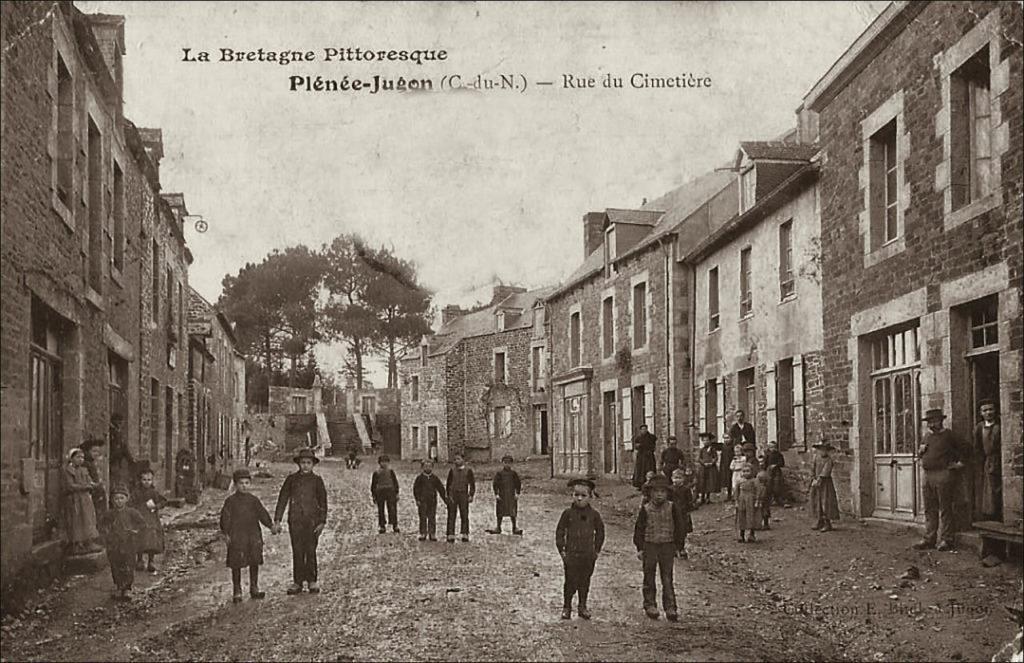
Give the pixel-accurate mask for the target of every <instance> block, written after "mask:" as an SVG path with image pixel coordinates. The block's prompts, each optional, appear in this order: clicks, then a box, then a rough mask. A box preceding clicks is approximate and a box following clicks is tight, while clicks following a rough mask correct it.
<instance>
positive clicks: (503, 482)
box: [487, 454, 523, 536]
mask: <svg viewBox="0 0 1024 663" xmlns="http://www.w3.org/2000/svg"><path fill="white" fill-rule="evenodd" d="M501 462H502V465H504V467H502V468H501V469H500V470H498V472H497V473H496V474H495V475H494V481H493V482H492V488H493V489H494V515H495V517H496V518H497V519H498V524H497V526H496V527H495V528H494V529H489V530H487V533H488V534H501V522H502V521H503V520H504V519H505V516H508V517H509V518H510V519H511V520H512V534H515V535H518V536H522V534H523V530H521V529H519V528H518V527H516V517H517V516H518V514H519V495H520V493H522V492H523V482H522V481H521V480H520V479H519V473H518V472H516V471H515V470H513V469H512V463H513V462H514V459H513V458H512V456H510V455H508V454H506V455H505V456H503V457H502V459H501Z"/></svg>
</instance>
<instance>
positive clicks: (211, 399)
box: [186, 288, 249, 483]
mask: <svg viewBox="0 0 1024 663" xmlns="http://www.w3.org/2000/svg"><path fill="white" fill-rule="evenodd" d="M188 295H189V308H188V334H189V344H190V347H192V352H191V353H190V360H189V393H188V406H187V407H188V413H187V415H186V419H187V425H188V431H189V444H190V446H191V448H192V450H193V451H194V452H195V454H196V464H197V466H198V469H199V472H200V474H201V475H202V476H203V477H204V478H205V479H206V481H207V482H211V483H212V482H213V481H215V480H216V478H217V477H218V476H224V475H230V474H231V472H232V471H233V469H234V467H235V465H236V464H240V463H241V462H242V460H243V458H244V448H243V446H244V442H245V438H244V432H245V431H246V430H248V428H249V424H248V421H247V419H246V418H245V417H244V416H241V417H240V414H239V413H244V412H245V411H246V410H245V361H244V359H243V360H242V361H239V359H240V358H241V354H240V353H239V351H238V340H237V339H236V338H235V332H234V328H233V326H232V324H231V321H230V320H228V319H227V316H225V315H224V313H223V312H222V311H220V310H219V309H217V308H216V307H215V306H213V305H212V304H211V303H210V302H208V301H207V300H206V299H205V298H204V297H203V296H202V295H200V294H199V293H198V292H196V291H195V290H193V289H192V288H189V292H188Z"/></svg>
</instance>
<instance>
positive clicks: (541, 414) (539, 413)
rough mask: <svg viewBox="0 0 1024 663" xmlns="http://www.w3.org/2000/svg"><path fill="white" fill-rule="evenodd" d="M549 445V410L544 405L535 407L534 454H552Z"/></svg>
mask: <svg viewBox="0 0 1024 663" xmlns="http://www.w3.org/2000/svg"><path fill="white" fill-rule="evenodd" d="M548 444H549V443H548V409H547V408H546V407H544V406H543V405H535V406H534V408H533V449H534V452H535V453H538V454H540V455H542V456H547V455H548V454H549V453H551V449H550V448H549V446H548Z"/></svg>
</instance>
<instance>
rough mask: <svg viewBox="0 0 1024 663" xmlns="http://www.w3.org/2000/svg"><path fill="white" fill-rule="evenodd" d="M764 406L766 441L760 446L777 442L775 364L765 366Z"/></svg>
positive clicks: (777, 421)
mask: <svg viewBox="0 0 1024 663" xmlns="http://www.w3.org/2000/svg"><path fill="white" fill-rule="evenodd" d="M764 372H765V376H764V378H765V394H764V397H765V405H766V406H767V408H766V409H767V412H766V414H767V420H768V431H767V433H768V439H767V440H764V441H763V442H762V443H761V445H762V446H767V443H768V442H778V441H779V420H778V417H777V416H776V415H777V404H778V396H777V393H776V392H777V389H778V384H777V383H776V382H775V380H776V377H777V374H776V372H775V364H768V365H767V366H765V369H764Z"/></svg>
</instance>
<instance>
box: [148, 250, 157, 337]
mask: <svg viewBox="0 0 1024 663" xmlns="http://www.w3.org/2000/svg"><path fill="white" fill-rule="evenodd" d="M152 268H153V269H152V272H153V283H152V284H151V285H150V295H151V296H152V302H151V306H150V309H149V320H150V322H154V323H155V322H156V321H157V320H158V319H159V318H160V245H159V244H157V243H156V240H155V239H154V240H153V257H152Z"/></svg>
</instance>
